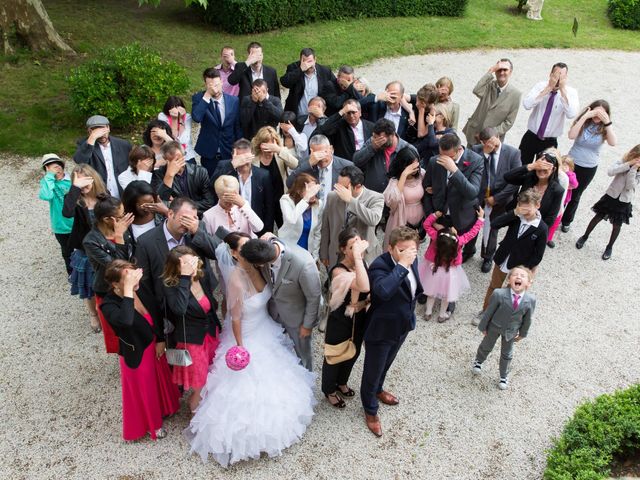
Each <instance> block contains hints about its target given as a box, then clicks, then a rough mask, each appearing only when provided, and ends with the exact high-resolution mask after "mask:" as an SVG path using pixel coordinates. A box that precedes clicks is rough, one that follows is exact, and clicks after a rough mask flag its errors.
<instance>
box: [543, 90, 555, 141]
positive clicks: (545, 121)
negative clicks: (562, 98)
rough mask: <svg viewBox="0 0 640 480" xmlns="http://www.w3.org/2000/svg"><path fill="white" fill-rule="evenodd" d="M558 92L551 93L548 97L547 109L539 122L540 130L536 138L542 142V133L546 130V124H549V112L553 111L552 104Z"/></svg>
mask: <svg viewBox="0 0 640 480" xmlns="http://www.w3.org/2000/svg"><path fill="white" fill-rule="evenodd" d="M557 94H558V92H551V94H550V95H549V101H547V108H545V109H544V114H543V115H542V121H541V122H540V128H538V138H539V139H540V140H544V133H545V130H546V129H547V124H548V123H549V118H550V117H551V110H552V109H553V102H554V100H555V99H556V95H557Z"/></svg>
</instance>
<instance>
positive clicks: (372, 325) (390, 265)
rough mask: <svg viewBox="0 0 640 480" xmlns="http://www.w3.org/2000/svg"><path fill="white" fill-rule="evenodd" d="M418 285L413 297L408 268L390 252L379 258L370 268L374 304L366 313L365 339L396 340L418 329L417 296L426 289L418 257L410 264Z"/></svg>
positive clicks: (369, 340) (372, 302)
mask: <svg viewBox="0 0 640 480" xmlns="http://www.w3.org/2000/svg"><path fill="white" fill-rule="evenodd" d="M411 270H412V271H413V274H414V276H415V277H416V282H417V288H416V293H415V295H414V296H411V286H410V284H409V279H408V278H407V276H408V275H409V271H408V270H407V269H406V268H404V267H403V266H402V265H397V264H396V263H395V262H394V261H393V258H391V254H390V253H389V252H387V253H383V254H382V255H380V256H379V257H378V258H376V259H375V260H374V261H373V263H372V264H371V266H370V267H369V284H370V285H371V307H370V308H369V311H368V312H367V313H368V314H367V326H366V330H365V333H364V340H365V341H367V342H376V341H383V340H396V339H398V338H400V337H401V336H402V335H405V334H406V333H408V332H410V331H411V330H413V329H414V328H416V315H415V312H414V310H415V306H416V298H417V297H418V296H419V295H420V294H421V293H422V292H423V290H422V284H421V283H420V276H419V275H418V261H417V259H416V260H415V261H414V262H413V265H411Z"/></svg>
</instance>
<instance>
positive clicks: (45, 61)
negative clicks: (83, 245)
mask: <svg viewBox="0 0 640 480" xmlns="http://www.w3.org/2000/svg"><path fill="white" fill-rule="evenodd" d="M44 4H45V7H46V8H47V11H48V12H49V16H50V17H51V20H52V21H53V24H54V25H55V27H56V28H57V29H58V31H59V32H60V33H61V35H62V36H63V37H64V38H66V39H67V40H68V41H69V43H70V44H71V46H72V47H73V48H74V49H75V50H76V51H77V52H78V53H79V56H78V57H77V58H73V59H68V58H39V59H34V58H32V57H29V56H28V55H26V54H18V55H15V56H13V57H11V58H5V59H4V65H3V66H4V68H2V69H1V70H0V85H1V86H2V88H0V124H1V125H2V128H1V129H0V151H11V152H15V153H19V154H25V155H41V154H42V153H44V152H49V151H53V152H57V153H60V154H66V155H69V154H71V153H73V151H74V140H75V139H76V138H77V137H79V136H81V135H82V133H83V130H84V129H83V119H82V118H78V117H77V116H75V115H74V114H73V112H72V111H71V110H70V105H69V102H68V97H67V90H66V82H65V77H66V75H67V74H68V72H69V70H70V69H71V68H72V67H74V66H75V65H78V64H79V63H81V62H83V61H84V60H86V59H88V58H92V57H93V56H94V55H95V52H96V51H98V50H99V49H100V48H102V47H105V46H119V45H124V44H128V43H131V42H134V41H139V42H140V43H142V44H144V45H146V46H148V47H150V48H152V49H154V50H157V51H158V52H160V53H161V54H163V56H164V57H165V58H167V59H171V60H175V61H177V62H178V63H180V64H182V65H184V66H185V67H186V68H187V69H188V71H189V73H190V76H191V79H192V86H193V90H194V91H195V90H196V89H198V88H199V87H200V83H201V80H200V74H201V72H202V70H203V69H204V68H205V67H207V66H212V65H213V64H214V63H217V60H218V58H219V50H220V48H221V47H222V45H226V44H228V45H231V46H233V47H235V48H236V57H238V58H239V59H244V56H245V55H244V48H245V46H246V44H247V43H248V42H249V41H250V40H252V39H256V40H258V41H260V42H261V43H262V44H263V46H264V49H265V58H266V62H267V63H268V64H270V65H273V66H275V67H276V68H277V70H278V72H284V68H285V66H286V65H287V64H288V63H289V62H291V61H293V60H295V59H296V58H297V55H298V52H299V50H300V48H301V47H303V46H312V47H314V48H315V49H316V51H317V54H318V60H319V62H320V63H323V64H328V65H331V66H332V67H337V66H338V65H339V64H342V63H347V64H352V65H360V64H363V63H366V62H369V61H371V60H374V59H376V58H381V57H392V56H399V55H411V54H420V53H427V52H431V51H441V50H460V49H470V48H531V47H543V48H547V47H548V48H551V47H553V48H599V49H600V48H602V49H607V48H609V49H623V50H638V49H640V32H631V31H622V30H615V29H613V28H612V27H611V25H610V23H609V21H608V19H607V17H606V0H553V1H552V0H549V1H547V4H546V5H545V8H544V10H543V12H542V13H543V17H544V21H542V22H532V21H529V20H527V19H526V18H525V17H524V15H516V14H515V12H514V9H513V6H515V5H516V4H517V2H516V1H515V0H470V1H469V6H468V8H467V13H466V16H465V17H464V18H442V17H438V18H434V17H421V18H393V19H391V18H383V19H365V20H353V21H335V22H323V23H318V24H313V25H303V26H299V27H294V28H288V29H286V30H282V31H276V32H270V33H265V34H260V35H252V36H236V35H229V34H227V33H223V32H220V31H215V30H213V29H212V28H211V27H210V26H207V25H204V24H203V23H202V22H200V21H199V19H198V17H197V16H196V15H195V14H194V12H193V11H191V10H189V9H185V8H184V3H183V1H182V0H163V2H162V5H161V7H159V8H157V9H155V8H153V7H144V8H138V6H137V1H136V0H101V1H99V2H98V1H96V0H83V1H78V0H76V1H73V0H45V1H44ZM574 16H575V17H577V18H578V21H579V23H580V28H579V32H578V36H577V38H574V36H573V34H572V33H571V26H572V24H573V18H574ZM442 73H443V74H446V72H442ZM425 80H426V79H425ZM125 133H126V136H129V137H132V136H135V134H134V133H132V132H125ZM123 134H124V133H123ZM136 141H138V139H137V138H136Z"/></svg>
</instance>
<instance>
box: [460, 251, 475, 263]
mask: <svg viewBox="0 0 640 480" xmlns="http://www.w3.org/2000/svg"><path fill="white" fill-rule="evenodd" d="M475 254H476V252H462V263H467V261H468V260H471V258H472V257H473V256H474V255H475Z"/></svg>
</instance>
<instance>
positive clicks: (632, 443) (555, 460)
mask: <svg viewBox="0 0 640 480" xmlns="http://www.w3.org/2000/svg"><path fill="white" fill-rule="evenodd" d="M637 448H640V385H635V386H633V387H631V388H628V389H626V390H620V391H618V392H616V393H614V394H612V395H602V396H600V397H598V398H596V399H595V400H594V401H592V402H587V403H585V404H583V405H581V406H580V407H578V409H577V410H576V412H575V414H574V415H573V418H571V419H570V420H569V421H568V422H567V424H566V425H565V428H564V431H563V432H562V435H561V436H560V438H558V439H556V440H555V441H554V446H553V448H552V449H551V450H550V451H549V453H548V456H547V469H546V470H545V472H544V478H545V480H599V479H604V478H606V477H607V476H608V474H609V470H610V466H611V462H612V460H613V457H614V455H616V454H620V453H624V452H629V451H631V450H633V449H637Z"/></svg>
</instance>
